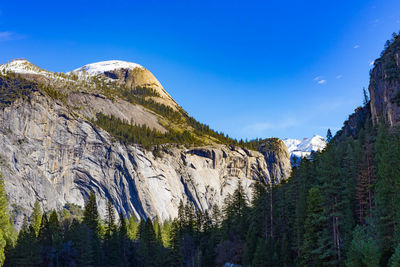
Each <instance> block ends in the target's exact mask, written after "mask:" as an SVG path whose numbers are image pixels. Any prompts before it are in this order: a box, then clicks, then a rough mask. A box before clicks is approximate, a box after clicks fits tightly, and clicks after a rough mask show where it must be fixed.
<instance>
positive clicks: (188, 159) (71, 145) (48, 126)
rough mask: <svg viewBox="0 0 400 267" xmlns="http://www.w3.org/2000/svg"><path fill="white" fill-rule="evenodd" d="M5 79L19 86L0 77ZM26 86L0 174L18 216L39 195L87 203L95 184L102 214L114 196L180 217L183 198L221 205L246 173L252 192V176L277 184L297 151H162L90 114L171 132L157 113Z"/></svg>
mask: <svg viewBox="0 0 400 267" xmlns="http://www.w3.org/2000/svg"><path fill="white" fill-rule="evenodd" d="M29 75H32V73H29ZM33 75H35V74H33ZM35 80H37V79H35ZM0 86H1V87H2V88H12V86H11V85H9V84H7V82H6V81H5V80H2V79H0ZM13 86H14V87H16V86H17V87H18V83H16V84H14V85H13ZM14 87H13V88H14ZM27 88H29V90H28V89H26V90H28V91H26V90H25V91H22V92H23V94H22V93H20V92H18V90H16V91H13V95H14V97H13V98H12V101H8V102H5V103H6V104H5V105H3V106H2V108H1V109H0V171H1V172H2V173H3V176H4V178H5V185H6V189H7V194H8V198H9V201H10V204H11V206H12V207H13V209H14V211H15V214H16V216H17V217H16V221H17V223H18V222H21V221H22V218H23V215H28V214H29V213H30V211H31V207H32V206H33V204H34V202H35V200H36V199H37V200H39V202H40V203H41V205H42V206H43V208H44V209H46V210H50V209H54V208H55V209H61V208H62V207H63V206H64V205H65V204H66V203H75V204H77V205H80V206H83V205H84V202H85V200H86V199H87V197H88V195H89V192H90V190H94V192H95V194H96V196H97V201H98V206H99V211H100V213H101V214H102V215H104V212H105V207H106V202H107V199H111V200H112V202H113V203H114V205H115V207H116V209H117V211H122V212H123V213H124V214H135V215H136V216H137V217H142V218H147V217H150V218H153V217H155V216H158V217H159V218H160V219H162V220H164V219H167V218H169V217H175V216H176V215H177V209H178V205H179V202H180V201H181V200H183V201H184V202H185V201H187V200H189V201H192V202H193V203H194V205H195V206H196V207H197V208H199V209H200V210H203V211H204V210H207V209H210V208H211V207H212V206H213V205H214V204H217V205H222V203H223V200H224V198H225V197H226V196H227V195H228V194H229V193H233V191H234V190H235V188H236V187H237V184H238V181H239V180H240V181H241V182H242V184H243V186H244V189H245V192H246V195H247V198H248V199H250V198H251V190H252V186H253V184H254V183H255V181H257V180H258V181H264V182H266V183H271V182H272V183H277V182H279V181H280V180H282V179H285V178H287V177H288V176H289V174H290V170H291V168H290V157H289V154H288V151H287V149H286V146H285V145H284V143H283V142H282V141H281V140H279V139H271V140H269V139H267V140H265V141H264V143H263V144H261V148H260V149H259V150H260V152H258V151H251V150H247V149H243V148H240V147H236V146H231V145H223V144H218V143H212V144H210V145H204V146H199V147H190V146H186V147H185V146H183V145H176V144H164V145H160V146H159V149H158V151H159V152H158V153H156V155H157V156H155V153H153V152H152V151H149V150H146V149H144V148H143V147H141V146H140V145H128V144H123V143H121V142H119V141H117V140H116V139H115V138H114V137H113V136H111V135H110V134H109V133H107V132H106V131H104V130H102V129H100V128H98V127H96V126H95V125H94V124H93V123H92V122H91V120H92V119H93V118H95V117H94V116H93V114H95V113H96V112H98V111H101V112H103V113H105V114H110V115H114V116H116V117H120V118H122V119H124V120H126V121H131V122H134V123H139V124H140V123H143V124H145V125H148V126H149V127H152V128H154V129H157V130H159V131H160V132H162V131H167V129H166V128H164V127H163V126H162V125H161V124H160V123H159V119H160V115H159V114H156V113H154V112H152V111H151V110H148V109H146V108H145V107H143V106H141V105H134V104H132V103H129V102H127V101H125V100H123V99H119V98H116V99H109V98H107V97H105V96H103V95H99V94H96V93H89V92H87V91H85V92H80V91H79V90H74V91H71V92H70V93H69V94H68V95H66V96H63V97H62V98H60V99H57V98H54V97H50V96H49V94H48V93H47V92H46V91H43V90H42V89H40V87H38V88H36V87H35V86H33V87H32V88H30V87H27ZM6 90H9V89H6ZM3 93H4V92H3ZM1 96H2V97H3V98H2V101H3V102H4V101H5V99H6V97H7V99H8V96H4V94H2V95H1Z"/></svg>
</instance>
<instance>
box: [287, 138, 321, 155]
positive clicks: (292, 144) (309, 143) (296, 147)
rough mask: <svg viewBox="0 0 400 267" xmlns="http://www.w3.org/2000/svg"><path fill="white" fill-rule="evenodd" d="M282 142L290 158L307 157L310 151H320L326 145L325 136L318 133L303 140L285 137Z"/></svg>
mask: <svg viewBox="0 0 400 267" xmlns="http://www.w3.org/2000/svg"><path fill="white" fill-rule="evenodd" d="M283 142H284V143H285V145H286V147H287V148H288V151H289V154H290V157H291V158H292V159H293V158H304V157H309V156H310V155H311V153H312V152H314V151H321V150H323V149H324V148H325V146H326V140H325V138H323V137H322V136H320V135H314V136H313V137H312V138H304V139H303V140H299V139H289V138H286V139H284V140H283Z"/></svg>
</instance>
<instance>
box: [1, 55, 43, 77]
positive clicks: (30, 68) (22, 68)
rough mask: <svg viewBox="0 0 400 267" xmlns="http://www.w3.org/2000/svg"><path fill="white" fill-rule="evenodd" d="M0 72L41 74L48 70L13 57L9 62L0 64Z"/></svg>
mask: <svg viewBox="0 0 400 267" xmlns="http://www.w3.org/2000/svg"><path fill="white" fill-rule="evenodd" d="M0 71H1V72H7V71H9V72H14V73H21V74H41V75H46V76H47V75H49V74H50V72H49V71H46V70H43V69H41V68H39V67H38V66H35V65H33V64H32V63H30V62H29V61H28V60H26V59H15V60H13V61H11V62H9V63H6V64H2V65H0Z"/></svg>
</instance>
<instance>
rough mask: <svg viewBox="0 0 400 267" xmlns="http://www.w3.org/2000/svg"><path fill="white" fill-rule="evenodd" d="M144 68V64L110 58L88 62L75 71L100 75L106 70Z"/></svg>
mask: <svg viewBox="0 0 400 267" xmlns="http://www.w3.org/2000/svg"><path fill="white" fill-rule="evenodd" d="M137 68H139V69H144V67H143V66H141V65H139V64H136V63H133V62H128V61H122V60H108V61H100V62H96V63H91V64H87V65H85V66H83V67H81V68H78V69H76V70H73V71H72V72H74V73H81V72H85V73H86V74H88V75H98V74H101V73H104V72H106V71H112V70H116V69H137Z"/></svg>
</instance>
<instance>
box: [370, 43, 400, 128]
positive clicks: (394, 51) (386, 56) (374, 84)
mask: <svg viewBox="0 0 400 267" xmlns="http://www.w3.org/2000/svg"><path fill="white" fill-rule="evenodd" d="M399 56H400V38H399V37H396V39H395V40H394V41H393V42H392V43H391V44H390V45H388V46H387V48H386V50H385V51H384V53H383V54H382V56H381V57H380V58H379V59H377V60H375V64H374V68H373V70H372V71H371V77H370V84H369V93H370V98H371V116H372V121H373V123H374V124H377V123H378V122H380V121H383V122H385V123H387V124H388V125H389V126H391V127H393V126H397V125H399V121H400V67H399V63H400V62H399Z"/></svg>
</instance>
